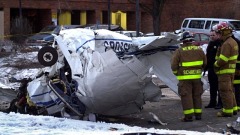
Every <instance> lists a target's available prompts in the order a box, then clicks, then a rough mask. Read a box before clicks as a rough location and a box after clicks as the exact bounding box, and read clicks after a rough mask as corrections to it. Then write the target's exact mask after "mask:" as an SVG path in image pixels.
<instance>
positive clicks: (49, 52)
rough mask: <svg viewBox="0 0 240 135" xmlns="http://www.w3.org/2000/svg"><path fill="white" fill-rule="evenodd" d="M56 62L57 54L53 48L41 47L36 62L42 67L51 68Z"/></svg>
mask: <svg viewBox="0 0 240 135" xmlns="http://www.w3.org/2000/svg"><path fill="white" fill-rule="evenodd" d="M57 60H58V53H57V50H55V49H54V48H53V47H50V46H46V47H42V48H41V49H40V50H39V51H38V61H39V63H40V64H41V65H43V66H52V65H54V64H55V63H56V62H57Z"/></svg>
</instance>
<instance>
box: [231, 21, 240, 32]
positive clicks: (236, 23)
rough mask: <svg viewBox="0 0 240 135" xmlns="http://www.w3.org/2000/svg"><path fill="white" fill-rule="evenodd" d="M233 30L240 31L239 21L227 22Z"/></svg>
mask: <svg viewBox="0 0 240 135" xmlns="http://www.w3.org/2000/svg"><path fill="white" fill-rule="evenodd" d="M229 24H230V25H231V27H233V29H234V30H240V21H229Z"/></svg>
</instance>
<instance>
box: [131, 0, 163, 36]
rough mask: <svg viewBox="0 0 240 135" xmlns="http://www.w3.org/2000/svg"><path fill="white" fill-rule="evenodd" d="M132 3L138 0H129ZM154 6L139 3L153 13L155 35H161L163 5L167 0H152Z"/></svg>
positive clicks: (145, 9)
mask: <svg viewBox="0 0 240 135" xmlns="http://www.w3.org/2000/svg"><path fill="white" fill-rule="evenodd" d="M128 1H129V2H130V3H136V0H128ZM152 1H153V2H152V7H151V6H149V5H146V4H144V3H139V6H140V7H141V8H142V9H143V10H144V11H146V12H147V13H149V14H150V15H152V18H153V33H154V35H160V31H161V30H160V22H161V15H162V10H163V6H164V4H165V2H166V0H152Z"/></svg>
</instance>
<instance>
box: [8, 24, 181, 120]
mask: <svg viewBox="0 0 240 135" xmlns="http://www.w3.org/2000/svg"><path fill="white" fill-rule="evenodd" d="M178 39H179V35H177V34H172V33H166V34H165V35H162V36H150V37H135V38H130V37H127V36H125V35H123V34H120V33H117V32H113V31H108V30H104V29H101V30H90V29H83V28H77V29H67V30H62V31H60V33H59V35H55V41H54V43H53V44H52V45H51V46H45V47H42V48H41V49H40V50H39V52H38V61H39V62H40V63H41V64H42V65H44V66H45V67H44V68H42V69H41V71H42V72H41V73H38V75H37V77H35V78H34V79H30V80H28V79H26V80H25V81H23V83H22V85H21V86H20V87H19V90H18V91H19V92H18V94H17V98H15V99H14V100H13V101H12V102H11V105H9V106H10V107H9V109H10V110H11V111H18V112H20V113H21V112H22V113H29V114H47V115H54V114H56V113H60V114H61V115H62V117H66V116H67V115H70V116H71V115H74V116H78V117H79V119H82V118H83V117H84V116H86V115H89V114H94V115H95V114H99V115H105V116H122V115H127V114H133V113H137V112H139V111H141V110H142V108H143V105H144V104H145V101H150V102H157V101H159V100H160V99H161V94H162V93H161V90H160V88H159V87H158V86H157V85H155V84H154V83H153V81H152V75H156V76H157V77H158V78H159V79H160V80H161V81H163V82H164V84H166V85H167V86H168V87H169V88H170V89H171V90H173V91H174V92H175V93H177V82H178V81H177V79H176V77H175V76H174V75H173V74H172V71H171V67H170V60H171V56H172V53H173V52H174V50H175V49H176V48H178V44H179V43H180V42H179V40H178ZM6 106H7V104H6ZM19 108H21V109H19Z"/></svg>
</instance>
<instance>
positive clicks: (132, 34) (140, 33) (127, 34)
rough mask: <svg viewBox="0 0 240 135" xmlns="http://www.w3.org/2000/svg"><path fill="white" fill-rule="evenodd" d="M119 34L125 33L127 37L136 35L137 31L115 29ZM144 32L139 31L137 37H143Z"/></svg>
mask: <svg viewBox="0 0 240 135" xmlns="http://www.w3.org/2000/svg"><path fill="white" fill-rule="evenodd" d="M116 32H118V33H120V34H123V35H126V36H128V37H137V31H127V30H126V31H116ZM143 36H144V34H143V33H142V32H139V37H143Z"/></svg>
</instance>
